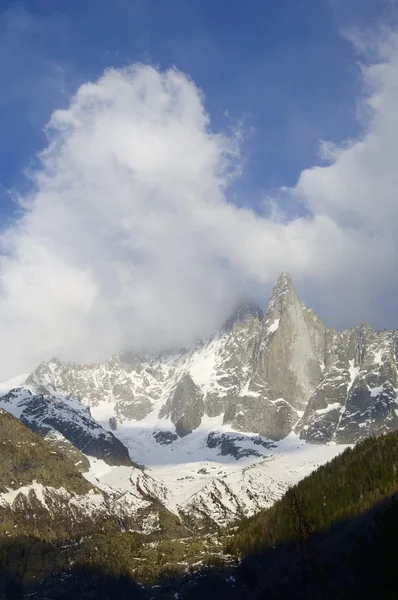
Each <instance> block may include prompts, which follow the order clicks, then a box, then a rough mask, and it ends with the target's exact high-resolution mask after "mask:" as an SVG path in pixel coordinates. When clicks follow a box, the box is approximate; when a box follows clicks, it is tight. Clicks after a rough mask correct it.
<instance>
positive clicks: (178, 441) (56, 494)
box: [0, 274, 398, 597]
mask: <svg viewBox="0 0 398 600" xmlns="http://www.w3.org/2000/svg"><path fill="white" fill-rule="evenodd" d="M397 355H398V332H396V331H387V330H384V331H376V330H374V329H372V328H371V327H370V326H369V325H367V324H366V323H362V324H360V325H358V326H356V327H353V328H352V329H348V330H345V331H341V332H338V331H335V330H333V329H328V328H327V327H325V325H324V324H323V322H322V321H321V319H320V318H319V317H318V316H317V315H316V314H315V313H314V311H313V310H311V309H308V308H307V307H306V306H305V305H304V303H303V302H302V301H301V300H300V298H299V297H298V295H297V293H296V291H295V288H294V285H293V282H292V279H291V278H290V276H289V275H287V274H281V275H280V276H279V278H278V280H277V282H276V284H275V286H274V288H273V290H272V293H271V296H270V299H269V303H268V307H267V308H266V310H265V311H264V312H263V311H262V310H261V309H260V308H259V307H257V306H253V305H249V304H248V305H241V306H240V307H239V308H238V309H237V310H236V312H235V313H234V314H233V315H232V316H231V317H230V318H229V320H228V321H227V322H226V323H225V325H224V327H223V328H222V330H221V331H219V332H218V333H217V334H216V335H214V336H213V337H212V338H211V339H209V340H207V341H203V342H201V343H200V344H198V345H197V346H196V347H195V348H192V349H188V350H187V349H184V350H181V351H180V352H176V353H173V354H160V355H156V356H155V355H151V356H148V355H145V356H141V355H137V354H132V353H131V352H124V353H121V354H119V355H115V356H112V357H111V358H110V359H109V360H107V361H106V362H104V363H96V364H87V365H82V364H76V363H64V362H61V361H60V360H58V359H56V358H54V359H52V360H50V361H48V362H45V363H42V364H40V365H39V366H38V367H37V368H36V369H35V370H34V371H33V372H32V373H30V374H25V375H22V376H21V377H18V378H15V379H14V380H13V381H9V382H5V383H3V384H1V387H0V393H1V395H0V433H1V438H0V444H1V445H2V447H3V449H4V452H3V451H2V458H3V460H2V464H1V466H0V516H1V517H2V518H1V524H0V533H1V534H2V536H3V537H5V538H7V539H10V540H13V539H17V538H19V537H20V536H22V535H23V536H37V537H38V538H40V539H42V540H46V541H50V540H52V539H54V540H55V539H57V540H59V539H72V538H75V537H76V536H83V537H87V536H93V535H95V534H96V533H97V532H99V531H100V532H110V533H112V535H121V534H122V533H123V532H124V533H126V532H130V533H134V534H137V535H141V536H151V535H154V534H156V535H158V536H160V537H161V538H162V539H175V538H178V539H181V540H183V539H186V538H188V537H189V536H192V535H198V534H200V535H202V538H201V543H203V544H204V546H202V547H201V549H200V550H198V553H199V554H201V555H203V554H206V551H207V550H209V547H210V546H211V550H209V552H210V551H211V553H213V554H214V553H215V554H217V552H219V549H217V544H218V542H217V540H216V539H215V538H214V537H212V536H213V535H215V533H216V532H218V533H219V532H220V531H221V532H222V531H226V529H225V527H226V526H230V525H234V524H235V523H236V522H238V520H240V519H242V518H244V517H251V516H253V515H255V514H256V513H259V511H261V510H263V509H266V508H268V507H270V506H272V505H273V504H274V503H275V502H276V501H277V500H279V499H280V498H281V497H282V496H283V495H284V493H285V492H286V491H287V490H288V489H289V488H290V487H291V486H293V485H294V484H296V483H298V482H299V481H300V480H302V479H303V478H305V477H306V476H308V475H309V474H310V473H311V472H312V471H314V470H315V469H317V468H318V467H319V466H320V465H322V464H324V463H327V462H329V461H330V460H332V459H333V458H334V457H336V456H337V455H338V454H340V453H341V452H342V451H344V450H345V449H346V448H347V447H352V446H353V445H355V444H356V443H357V442H358V441H360V440H363V439H364V438H368V437H371V436H379V435H382V434H386V433H388V432H391V431H394V430H398V402H397V388H398V382H397V377H398V375H397V374H398V371H397ZM140 539H141V538H140ZM148 539H149V538H148ZM151 539H152V538H151ZM204 540H207V541H206V543H205V541H204ZM140 543H141V544H142V543H143V542H140ZM151 543H153V542H151ZM206 544H208V545H207V546H206ZM144 554H145V553H144ZM195 556H196V555H195ZM196 558H197V556H196ZM136 559H137V561H140V560H143V559H142V552H141V554H140V555H137V558H136ZM195 560H196V559H195ZM190 562H191V564H192V562H193V561H192V560H191V561H190ZM199 562H200V561H199ZM93 597H94V596H93ZM171 597H172V596H171Z"/></svg>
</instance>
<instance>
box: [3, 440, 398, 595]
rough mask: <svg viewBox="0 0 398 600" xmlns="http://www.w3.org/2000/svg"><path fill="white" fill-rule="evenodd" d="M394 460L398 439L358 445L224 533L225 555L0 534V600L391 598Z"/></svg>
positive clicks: (141, 542)
mask: <svg viewBox="0 0 398 600" xmlns="http://www.w3.org/2000/svg"><path fill="white" fill-rule="evenodd" d="M397 463H398V433H390V434H388V435H385V436H381V437H379V438H369V439H367V440H365V441H363V442H361V443H359V444H358V445H357V447H356V448H354V449H353V450H347V451H346V452H345V453H344V454H342V455H341V456H339V457H338V458H336V459H334V460H333V461H332V462H331V463H330V464H328V465H326V466H323V467H320V468H319V469H318V470H317V471H316V472H314V473H313V474H312V475H310V476H309V477H307V478H306V479H305V480H303V481H301V482H300V483H299V484H297V485H296V486H294V487H293V488H291V489H290V490H289V491H288V492H287V493H286V494H285V496H284V497H283V498H282V499H281V500H280V501H279V502H277V503H276V504H275V505H274V507H272V508H271V509H269V510H267V511H264V512H263V513H261V514H259V515H257V516H256V517H253V518H251V519H247V520H244V521H242V522H241V524H240V526H239V528H238V530H237V531H235V530H232V531H230V532H229V534H227V537H228V540H227V543H226V545H225V546H224V547H225V552H226V553H225V555H224V557H222V556H220V554H219V552H218V553H217V552H215V549H216V548H217V546H218V545H219V542H217V540H216V539H214V540H213V542H212V544H213V546H212V547H211V548H210V547H209V546H208V545H207V546H206V543H205V537H204V538H203V539H202V540H200V539H199V538H196V539H194V538H192V539H191V540H188V539H179V540H176V539H169V540H167V539H166V536H165V535H163V534H160V535H159V536H158V537H151V538H149V539H148V538H147V539H144V537H143V536H139V535H137V534H132V533H128V532H124V533H122V532H108V533H104V532H98V533H96V534H94V535H91V536H88V537H85V538H80V539H70V540H69V541H63V542H62V544H60V543H58V542H51V543H50V542H43V541H40V540H38V539H36V540H35V539H33V538H32V537H31V538H27V537H17V536H15V537H14V539H12V540H11V539H6V540H5V539H4V537H3V538H2V539H0V597H3V598H10V599H11V598H28V597H29V598H35V599H37V600H42V599H44V598H46V599H52V598H54V599H55V598H57V599H59V598H60V599H63V600H70V599H71V598H80V599H82V600H89V599H92V598H97V599H99V600H113V599H115V600H116V598H117V599H120V598H122V599H124V598H125V599H126V600H127V599H129V600H131V599H132V598H142V599H143V600H144V599H145V600H149V599H150V598H151V599H160V598H162V599H165V600H176V599H177V598H178V599H179V600H197V599H199V598H208V599H209V600H210V599H213V598H217V599H219V598H231V599H232V600H248V599H249V600H252V599H253V600H254V599H260V598H261V599H268V600H284V599H286V600H292V599H293V600H296V599H297V600H299V599H300V600H302V599H307V600H309V599H311V600H321V599H323V600H336V599H341V600H356V599H358V600H359V599H361V600H364V599H365V600H367V599H369V600H370V599H372V600H373V599H374V598H378V599H380V600H384V599H386V600H392V599H395V598H396V597H397V596H398V580H397V578H396V553H397V551H398V499H397V498H396V496H394V493H395V492H396V491H397V487H398V478H397V474H396V466H397ZM209 550H210V554H209ZM231 551H233V552H236V551H237V552H238V553H239V554H240V555H241V556H242V557H243V560H242V561H241V563H240V564H238V565H234V564H233V561H232V560H231V556H230V554H229V553H230V552H231ZM211 552H213V554H211ZM200 556H201V557H202V558H201V559H200ZM187 558H188V560H189V561H190V563H191V565H192V566H191V568H187V567H188V564H187ZM143 584H144V585H143ZM2 594H3V596H2Z"/></svg>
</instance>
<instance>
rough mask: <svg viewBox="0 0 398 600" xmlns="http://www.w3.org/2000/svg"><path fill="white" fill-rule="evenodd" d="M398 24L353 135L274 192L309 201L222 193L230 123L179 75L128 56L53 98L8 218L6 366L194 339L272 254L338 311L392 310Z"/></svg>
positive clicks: (260, 278) (1, 290) (231, 165)
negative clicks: (65, 98)
mask: <svg viewBox="0 0 398 600" xmlns="http://www.w3.org/2000/svg"><path fill="white" fill-rule="evenodd" d="M397 40H398V38H397V36H396V35H395V34H392V33H389V34H388V37H383V39H382V41H381V42H380V44H382V47H381V46H380V47H379V53H378V54H377V62H374V63H367V64H366V65H364V66H363V67H362V74H363V82H364V97H363V99H362V101H363V103H365V104H366V108H367V110H366V111H363V113H362V114H363V115H365V116H364V122H363V135H362V136H361V137H360V138H359V139H356V140H345V141H344V142H343V143H341V144H339V145H336V144H331V143H330V142H329V143H323V145H322V149H323V158H324V159H327V160H328V161H329V163H328V164H326V165H324V166H321V167H320V166H315V167H313V168H310V169H307V170H305V171H303V172H302V173H301V174H300V177H299V179H298V182H297V185H296V186H295V188H294V189H289V190H285V191H281V194H287V195H288V196H289V198H290V201H294V202H297V203H299V204H302V205H303V207H304V208H305V210H304V211H301V214H306V215H308V216H305V217H295V216H292V215H290V214H285V215H283V214H282V213H281V210H280V209H278V200H277V199H276V204H275V201H272V199H270V200H269V205H270V206H271V208H272V210H271V211H270V212H269V215H268V216H261V215H259V214H255V213H254V212H253V211H252V210H250V209H249V208H238V207H237V206H235V205H234V204H232V203H230V202H228V200H227V191H228V186H230V185H231V183H232V182H233V181H234V178H235V177H236V176H238V175H239V172H240V169H241V164H242V161H241V158H240V154H239V139H240V137H241V136H240V132H239V130H237V131H236V132H235V134H230V135H225V134H220V133H218V134H216V133H214V132H213V131H212V130H211V124H210V121H209V117H208V115H207V113H206V111H205V108H204V104H205V100H204V97H203V95H202V93H201V91H200V90H199V89H198V88H197V87H196V86H195V84H194V82H193V81H192V80H191V79H190V78H189V77H188V76H186V75H185V74H183V73H181V72H179V71H178V70H176V69H170V70H168V71H166V72H160V71H158V70H157V69H155V68H154V67H151V66H148V65H133V66H131V67H128V68H125V69H121V70H117V69H110V70H107V71H106V72H105V73H104V74H103V76H102V77H101V78H100V79H99V80H98V81H96V82H94V83H86V84H84V85H82V86H81V87H80V88H79V89H78V90H77V92H76V94H75V96H74V97H73V98H72V99H71V102H70V104H69V106H68V108H67V109H65V110H59V111H56V112H54V113H53V115H52V117H51V119H50V122H49V124H48V126H47V130H46V133H47V136H48V146H47V147H46V148H45V149H44V150H43V151H42V153H41V154H40V156H39V164H38V165H37V166H36V168H34V169H32V170H31V172H30V174H29V177H30V179H31V183H32V189H31V192H30V194H29V195H25V196H23V197H20V198H18V202H19V203H20V206H21V208H22V211H23V213H22V216H21V217H20V218H19V219H18V220H17V221H15V222H14V223H13V225H12V226H11V227H9V228H8V229H6V230H5V231H3V232H2V234H1V238H0V244H1V259H0V260H1V261H0V331H1V340H2V341H1V348H2V351H1V361H0V376H1V377H3V378H4V377H5V376H10V375H13V374H15V373H17V372H20V371H26V370H28V369H31V368H33V367H34V366H35V365H36V364H37V363H38V362H39V361H41V360H45V359H48V358H50V357H51V356H53V355H58V356H60V357H61V358H65V359H73V360H76V361H81V360H83V361H87V360H89V361H91V360H97V359H101V358H104V357H105V356H107V355H108V354H109V353H111V352H117V351H120V350H121V349H123V348H129V347H132V348H134V349H138V350H162V349H167V348H175V347H178V346H182V345H189V344H191V343H193V342H194V341H195V340H197V339H198V338H201V337H206V336H207V335H209V334H211V333H212V332H213V331H214V330H215V329H216V328H217V327H218V326H219V325H220V323H221V322H222V321H223V319H224V318H225V317H226V316H227V314H228V313H229V311H230V310H232V308H233V306H234V305H235V303H236V302H237V301H238V300H239V298H240V297H241V296H242V295H243V294H245V293H246V292H247V290H248V289H249V288H250V286H251V284H252V283H254V284H257V285H258V284H259V285H260V286H265V287H266V286H269V285H270V283H272V281H273V280H274V279H275V277H276V276H277V275H278V273H279V272H280V271H281V270H287V271H290V272H291V273H292V275H293V276H294V277H296V279H297V280H298V282H299V287H300V282H302V284H301V285H302V287H303V289H307V290H311V295H312V298H313V300H314V303H315V305H316V307H317V308H319V309H320V312H321V314H322V315H323V316H326V317H327V318H328V319H329V320H330V321H331V322H332V323H333V324H337V325H340V324H341V323H343V322H344V324H348V323H345V321H347V320H351V319H352V322H351V323H350V324H354V323H355V322H356V321H357V320H358V318H367V317H369V316H373V317H374V318H373V321H377V320H379V321H381V320H382V319H384V320H385V321H386V326H387V325H391V320H392V317H391V315H390V318H388V315H387V317H386V316H385V315H383V314H382V313H383V310H381V308H380V302H381V301H383V299H384V306H387V304H388V303H387V300H386V299H388V298H393V297H394V294H395V293H396V291H397V273H396V256H397V250H398V248H397V235H396V234H397V227H396V222H397V217H398V214H397V213H398V202H397V195H396V190H397V189H398V168H397V167H398V164H397V163H398V116H397V112H396V109H395V107H396V106H397V102H398V85H397V83H396V82H397V81H398V42H397ZM290 204H291V202H290ZM304 284H305V285H304ZM382 306H383V305H382ZM387 321H390V322H387ZM377 324H379V323H377Z"/></svg>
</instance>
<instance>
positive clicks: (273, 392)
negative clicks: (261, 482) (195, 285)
mask: <svg viewBox="0 0 398 600" xmlns="http://www.w3.org/2000/svg"><path fill="white" fill-rule="evenodd" d="M397 347H398V334H397V332H388V331H382V332H379V331H375V330H373V329H372V328H370V327H369V326H368V325H366V324H362V325H360V326H359V327H354V328H353V329H349V330H346V331H343V332H336V331H334V330H332V329H327V328H326V327H325V325H324V324H323V323H322V321H321V320H320V319H319V317H317V315H316V314H315V313H314V312H313V311H312V310H309V309H307V308H306V307H305V305H304V304H303V302H302V301H301V300H300V299H299V297H298V296H297V293H296V291H295V288H294V285H293V282H292V280H291V278H290V277H289V276H288V275H286V274H282V275H281V276H280V277H279V278H278V281H277V282H276V285H275V287H274V289H273V291H272V293H271V296H270V300H269V304H268V308H267V310H266V311H265V313H264V314H263V313H262V311H261V310H260V309H259V308H257V307H255V306H252V305H247V306H242V307H240V308H239V309H238V310H237V311H236V313H235V314H234V315H233V316H232V317H231V318H230V319H229V320H228V321H227V323H226V325H225V327H224V328H223V329H222V330H221V331H220V332H219V333H218V334H217V335H216V336H214V337H213V338H212V339H210V340H208V341H207V342H204V343H202V344H200V345H199V346H197V347H196V348H194V349H192V350H189V351H182V352H180V353H178V354H174V355H161V356H150V357H148V356H147V357H141V356H138V355H133V354H131V353H124V354H121V355H120V356H113V357H112V358H111V359H109V360H108V361H107V362H105V363H98V364H93V365H76V364H75V363H61V362H60V361H58V360H56V359H54V360H52V361H50V362H48V363H43V364H42V365H40V366H39V367H38V368H37V369H36V370H35V371H34V372H33V373H32V374H31V375H30V376H29V378H28V380H27V385H28V386H30V387H32V388H33V389H35V390H36V391H39V392H42V391H46V392H47V393H55V392H56V393H62V394H71V395H72V396H75V397H77V398H80V399H81V400H82V402H83V403H84V404H86V405H87V406H89V407H90V408H91V409H92V413H93V415H94V416H95V417H96V418H97V419H98V420H99V421H100V422H101V423H102V424H103V425H105V426H107V427H108V428H111V429H112V430H113V431H114V432H115V434H116V435H118V433H117V432H118V428H120V427H121V428H123V427H125V426H126V424H127V423H136V424H138V425H137V426H139V425H140V424H142V425H143V426H149V427H151V428H152V429H154V425H155V423H156V429H157V430H163V431H164V432H165V435H163V436H162V435H160V436H158V437H157V438H156V439H157V440H158V441H160V443H163V441H164V440H168V441H169V442H171V443H173V441H174V440H175V439H176V436H179V437H183V436H185V435H188V434H189V433H190V432H192V431H193V430H195V429H197V428H198V427H200V424H201V423H202V421H203V420H204V419H205V418H206V417H208V418H215V417H222V423H223V424H224V425H229V426H230V427H231V428H232V429H233V430H235V431H242V432H254V433H258V434H260V435H261V436H263V437H265V438H268V439H270V440H280V439H283V438H284V437H286V436H287V435H288V434H289V433H290V432H291V431H292V430H294V431H295V432H296V433H298V434H299V435H300V436H301V437H302V438H303V439H305V440H307V441H310V442H315V443H325V442H329V441H336V442H337V443H353V442H355V441H357V440H358V439H361V438H363V437H366V436H367V435H372V434H373V433H377V432H380V433H381V432H383V431H388V430H394V429H396V428H398V416H397V413H396V412H395V411H396V409H397V408H398V407H397V387H398V383H397V358H396V348H397ZM173 436H174V437H173ZM162 440H163V441H162ZM137 460H139V457H137Z"/></svg>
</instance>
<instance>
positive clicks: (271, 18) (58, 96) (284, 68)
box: [0, 0, 390, 223]
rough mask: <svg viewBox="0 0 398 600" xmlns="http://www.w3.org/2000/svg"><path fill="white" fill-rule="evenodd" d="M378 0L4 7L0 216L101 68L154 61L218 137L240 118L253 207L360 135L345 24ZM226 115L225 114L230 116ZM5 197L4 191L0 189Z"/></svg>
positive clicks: (247, 196)
mask: <svg viewBox="0 0 398 600" xmlns="http://www.w3.org/2000/svg"><path fill="white" fill-rule="evenodd" d="M389 5H390V3H389V2H388V1H387V0H386V2H383V1H382V0H358V1H357V0H277V1H276V0H275V1H270V2H265V1H263V0H255V1H253V0H251V1H248V2H243V1H242V0H223V1H222V0H189V1H188V0H84V1H83V0H57V2H54V1H53V0H29V1H25V2H15V1H8V2H7V1H5V0H0V52H1V57H2V59H1V63H0V76H1V81H2V92H1V96H0V131H1V140H2V143H1V146H0V185H1V186H2V188H0V206H1V210H0V216H2V218H3V223H4V219H7V218H9V217H10V216H11V214H12V208H13V205H12V202H11V201H10V199H9V198H8V195H7V193H6V191H5V190H7V189H9V188H11V187H17V188H19V189H20V188H21V187H22V186H24V185H26V184H24V180H23V176H22V173H23V170H24V169H25V168H26V167H27V166H28V165H29V161H30V160H32V157H33V156H34V154H35V153H36V152H37V151H38V150H40V148H42V147H43V145H45V136H44V134H43V131H42V129H43V126H44V125H45V123H46V122H47V121H48V119H49V117H50V115H51V112H52V111H53V110H54V109H55V108H59V107H62V106H65V105H66V104H67V103H68V99H69V97H70V96H71V95H72V94H73V92H74V91H75V90H76V89H77V87H78V86H79V85H80V84H81V83H83V82H85V81H87V80H92V79H96V78H97V77H98V76H99V75H100V74H101V73H102V71H103V70H104V69H105V68H106V67H109V66H116V67H118V66H122V65H126V64H129V63H132V62H137V61H141V62H150V63H153V64H155V65H158V66H160V67H161V68H167V67H169V66H171V65H174V66H176V67H177V68H178V69H181V70H182V71H185V72H186V73H188V74H189V75H190V76H191V77H192V79H193V80H194V81H195V83H196V84H197V85H198V86H199V87H200V88H201V89H202V90H203V92H204V94H205V96H206V108H207V110H208V112H209V113H210V116H211V121H212V128H213V129H214V130H225V129H227V128H228V127H230V126H231V125H233V124H234V123H236V122H237V121H238V120H239V119H243V120H244V123H245V128H246V130H247V132H248V136H247V139H246V142H245V144H244V155H245V171H244V174H243V176H242V178H241V179H240V180H239V182H238V183H237V184H236V186H235V188H234V193H235V198H236V202H237V203H239V204H242V203H246V204H249V205H250V206H252V207H254V208H258V207H259V205H260V201H261V198H262V196H263V194H264V193H266V192H267V190H271V189H273V188H275V187H278V186H280V185H292V184H294V182H295V181H296V179H297V176H298V175H299V173H300V171H301V170H302V169H303V168H305V167H308V166H310V165H312V164H314V163H315V162H317V161H318V158H317V152H318V146H319V140H320V139H333V140H334V141H338V140H340V139H343V138H347V137H350V136H352V135H354V134H355V133H356V131H357V122H356V119H355V108H356V106H355V98H356V97H357V95H358V85H359V84H358V65H357V59H356V56H355V53H354V51H353V48H352V46H351V44H350V43H349V42H348V41H347V40H346V39H345V38H344V36H343V35H342V30H344V29H345V28H347V27H361V28H363V27H367V26H370V25H374V23H375V21H376V20H377V19H381V18H383V17H384V16H385V13H386V11H387V10H388V6H389ZM226 111H227V114H228V116H226ZM1 189H2V190H3V191H1Z"/></svg>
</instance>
